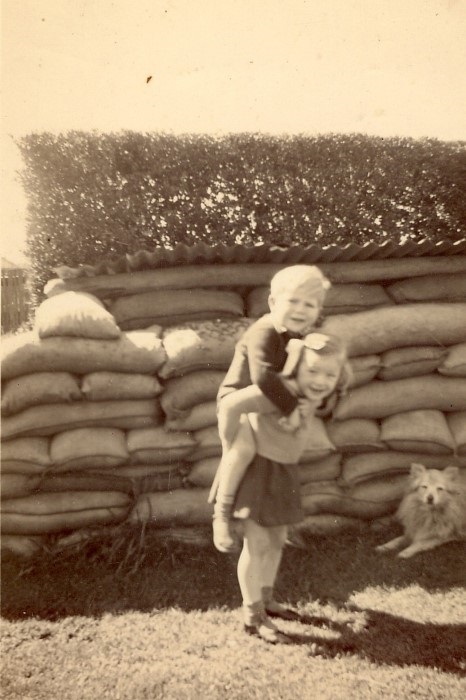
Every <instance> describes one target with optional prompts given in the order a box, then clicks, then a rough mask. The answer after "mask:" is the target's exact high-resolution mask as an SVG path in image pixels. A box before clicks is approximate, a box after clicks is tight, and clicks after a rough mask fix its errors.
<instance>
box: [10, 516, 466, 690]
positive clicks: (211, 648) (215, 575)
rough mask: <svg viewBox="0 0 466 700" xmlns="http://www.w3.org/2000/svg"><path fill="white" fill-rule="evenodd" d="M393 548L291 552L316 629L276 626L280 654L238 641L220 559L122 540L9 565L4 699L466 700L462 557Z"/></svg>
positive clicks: (150, 536) (297, 599) (231, 561)
mask: <svg viewBox="0 0 466 700" xmlns="http://www.w3.org/2000/svg"><path fill="white" fill-rule="evenodd" d="M392 534H394V533H393V531H388V532H384V533H377V532H369V533H364V535H362V534H356V533H346V534H342V535H339V536H338V537H336V536H332V537H318V538H317V537H316V538H310V539H309V541H308V549H307V550H305V551H303V550H297V549H292V548H289V549H286V550H285V554H284V559H283V564H282V568H281V572H280V577H279V581H278V585H277V591H278V597H279V598H280V599H282V600H286V601H288V602H289V603H292V604H294V605H296V606H297V607H298V608H299V609H300V610H301V612H302V613H303V614H304V615H306V616H307V619H306V622H307V624H299V623H281V627H282V629H284V630H286V631H287V632H288V633H290V634H291V636H292V637H293V638H294V642H295V643H294V644H293V645H292V646H277V647H271V646H269V645H266V644H264V643H263V642H261V641H260V640H258V639H255V638H250V637H247V636H246V635H245V634H244V632H243V631H242V625H241V617H240V612H239V606H240V602H241V601H240V596H239V592H238V589H237V583H236V573H235V566H236V559H235V557H233V556H225V555H221V554H219V553H217V552H216V551H215V550H214V549H213V547H211V546H210V545H208V546H195V545H193V544H190V543H189V542H176V541H165V540H161V539H160V537H159V533H158V532H157V531H156V530H150V529H148V530H147V531H145V532H144V533H141V532H136V531H134V530H129V529H128V530H126V531H125V530H123V531H120V532H119V534H118V536H117V537H116V536H115V535H113V536H110V535H107V536H101V537H100V538H98V539H94V540H91V541H90V542H88V543H87V544H85V545H80V546H75V547H70V548H69V549H67V550H64V551H62V552H61V553H56V552H55V553H54V552H53V551H51V552H44V553H43V554H42V555H41V556H40V557H37V558H36V559H34V560H32V561H30V562H29V563H28V564H27V565H25V564H24V561H23V562H21V561H20V560H18V559H16V558H14V557H7V558H5V560H4V562H3V576H2V612H3V622H2V630H3V634H2V637H3V655H2V658H3V668H2V697H3V698H4V700H12V699H13V698H15V699H17V698H21V699H22V700H39V699H42V698H44V700H45V698H47V700H48V699H49V698H55V697H56V698H58V697H64V698H67V700H87V699H88V698H89V699H91V698H92V700H95V699H96V698H99V699H100V698H111V699H112V700H117V699H121V700H127V699H128V700H130V699H131V700H145V698H147V699H149V698H150V699H151V700H153V699H155V698H163V699H164V700H169V699H171V698H179V699H184V698H186V699H191V698H198V697H202V698H204V697H205V698H209V699H213V700H215V699H217V698H227V699H228V700H240V699H241V700H244V699H245V698H246V699H249V698H261V699H262V698H267V699H269V698H270V700H278V699H279V698H281V699H283V700H294V699H295V698H296V697H300V698H317V699H318V700H319V699H320V698H322V699H325V700H327V699H328V700H339V698H342V699H343V698H354V699H357V700H360V699H362V700H364V699H366V698H367V699H368V700H372V699H373V698H374V699H376V698H382V697H383V698H396V700H400V699H401V698H407V697H416V698H436V699H437V698H449V699H450V698H460V697H464V695H465V691H466V679H465V675H466V624H465V622H466V601H465V594H464V588H463V586H464V584H465V582H466V581H465V568H464V553H465V552H464V544H461V543H453V544H449V545H445V546H444V547H442V548H439V549H437V550H433V551H431V552H426V553H424V554H420V555H418V556H417V557H415V558H413V559H411V560H407V561H403V560H400V559H397V558H396V557H393V556H392V555H380V554H377V553H375V552H374V546H375V545H376V544H378V543H379V542H380V541H383V540H384V539H385V538H386V537H387V538H388V537H389V536H390V535H392ZM141 535H143V537H141Z"/></svg>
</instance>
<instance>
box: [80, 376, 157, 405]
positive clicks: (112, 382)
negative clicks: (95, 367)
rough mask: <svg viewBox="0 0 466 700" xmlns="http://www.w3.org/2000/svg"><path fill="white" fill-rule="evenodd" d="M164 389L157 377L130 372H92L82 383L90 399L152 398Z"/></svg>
mask: <svg viewBox="0 0 466 700" xmlns="http://www.w3.org/2000/svg"><path fill="white" fill-rule="evenodd" d="M162 389H163V388H162V386H161V384H160V382H159V380H158V379H157V378H156V377H151V376H149V375H147V374H130V373H129V372H91V373H90V374H86V375H85V376H84V377H83V378H82V383H81V391H82V393H83V394H84V396H85V397H86V399H88V400H89V401H127V400H132V399H151V398H153V397H154V396H158V395H159V394H160V393H161V392H162Z"/></svg>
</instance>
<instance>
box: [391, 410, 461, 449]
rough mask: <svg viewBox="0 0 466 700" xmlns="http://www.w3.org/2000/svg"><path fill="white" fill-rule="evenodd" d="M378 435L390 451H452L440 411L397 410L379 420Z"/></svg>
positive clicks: (448, 432)
mask: <svg viewBox="0 0 466 700" xmlns="http://www.w3.org/2000/svg"><path fill="white" fill-rule="evenodd" d="M380 437H381V439H382V440H383V442H385V443H386V444H387V445H388V446H389V447H390V448H391V449H392V450H398V451H401V452H404V451H406V452H422V453H424V452H425V453H426V454H452V453H453V451H454V442H453V437H452V435H451V432H450V429H449V427H448V423H447V421H446V419H445V416H444V415H443V413H442V412H441V411H435V410H418V411H407V412H405V413H397V414H396V415H394V416H388V417H387V418H384V420H383V421H382V427H381V431H380Z"/></svg>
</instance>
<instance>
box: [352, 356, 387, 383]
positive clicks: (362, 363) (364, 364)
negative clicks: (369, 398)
mask: <svg viewBox="0 0 466 700" xmlns="http://www.w3.org/2000/svg"><path fill="white" fill-rule="evenodd" d="M349 365H350V368H351V377H350V381H349V387H354V386H361V385H362V384H367V383H368V382H370V381H372V380H373V379H374V378H375V377H376V376H377V373H378V371H379V368H380V357H379V356H378V355H362V356H360V357H353V358H351V360H350V361H349Z"/></svg>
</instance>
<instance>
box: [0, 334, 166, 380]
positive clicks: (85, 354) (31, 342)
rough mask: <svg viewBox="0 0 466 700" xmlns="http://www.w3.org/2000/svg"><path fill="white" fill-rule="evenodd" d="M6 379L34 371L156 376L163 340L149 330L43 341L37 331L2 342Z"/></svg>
mask: <svg viewBox="0 0 466 700" xmlns="http://www.w3.org/2000/svg"><path fill="white" fill-rule="evenodd" d="M1 350H2V375H3V379H4V380H5V379H12V378H13V377H18V376H20V375H22V374H30V373H33V372H73V373H75V374H88V373H89V372H97V371H101V370H106V371H109V372H136V373H142V374H154V373H155V372H157V370H158V369H159V367H160V366H161V365H162V364H163V363H164V362H165V359H166V355H165V350H164V349H163V346H162V341H161V339H160V338H158V337H157V336H156V335H155V334H154V333H151V332H150V331H133V332H131V333H123V334H122V335H121V336H120V337H119V338H118V339H116V340H94V339H92V338H70V337H69V338H44V339H41V338H39V336H38V335H37V334H36V333H35V332H34V331H30V332H27V333H21V334H19V335H16V336H11V337H9V338H7V339H5V340H4V341H2V348H1Z"/></svg>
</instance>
